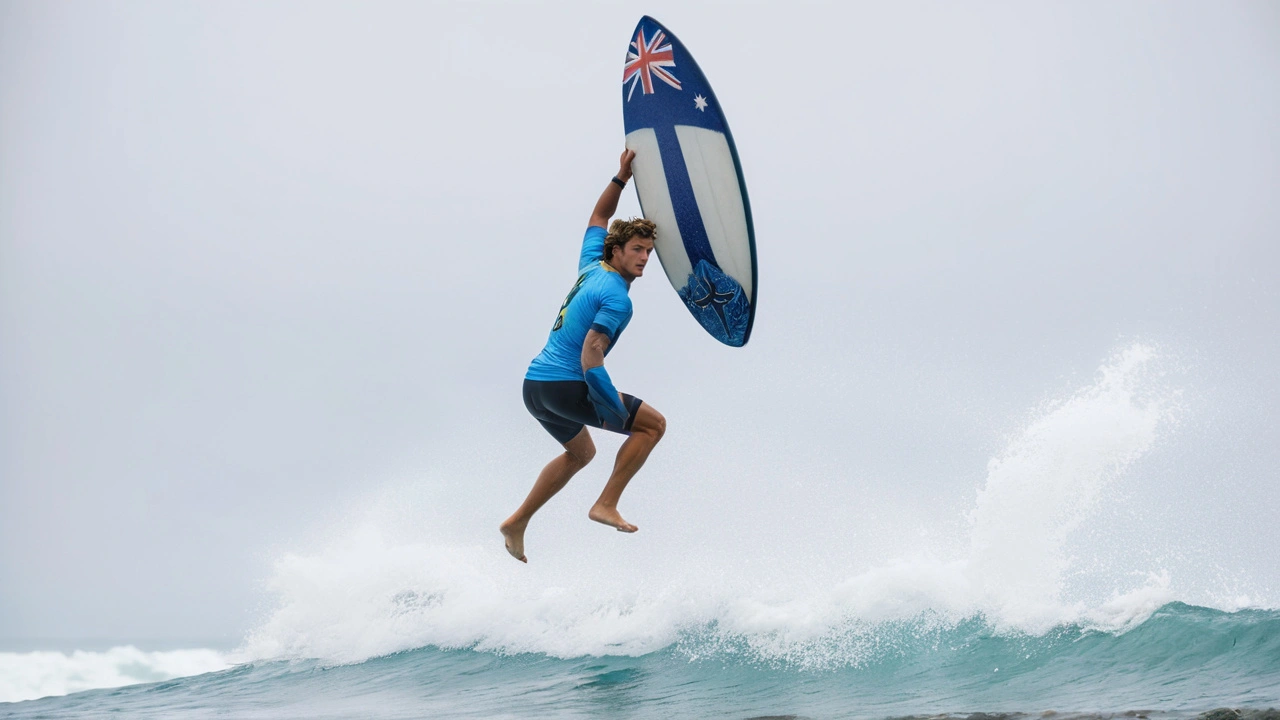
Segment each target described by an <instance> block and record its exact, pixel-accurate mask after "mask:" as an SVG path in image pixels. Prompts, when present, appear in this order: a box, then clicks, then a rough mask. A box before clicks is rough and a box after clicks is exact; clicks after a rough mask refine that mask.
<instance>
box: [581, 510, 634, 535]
mask: <svg viewBox="0 0 1280 720" xmlns="http://www.w3.org/2000/svg"><path fill="white" fill-rule="evenodd" d="M587 517H589V518H591V519H592V520H595V521H596V522H598V523H602V524H604V525H608V526H609V527H613V528H617V529H618V532H625V533H633V532H635V531H637V530H639V529H640V528H638V527H636V526H635V525H632V524H631V523H629V522H627V521H626V520H623V519H622V516H621V515H619V514H618V508H612V507H604V506H603V505H596V506H595V507H593V508H591V511H590V512H588V513H587Z"/></svg>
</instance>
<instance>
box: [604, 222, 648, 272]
mask: <svg viewBox="0 0 1280 720" xmlns="http://www.w3.org/2000/svg"><path fill="white" fill-rule="evenodd" d="M657 235H658V231H657V226H655V225H654V224H653V221H652V220H645V219H644V218H638V217H635V218H631V219H630V220H623V219H622V218H618V219H617V220H614V221H613V222H612V223H611V224H610V225H609V234H608V235H605V236H604V255H603V256H602V257H601V259H602V260H604V261H605V262H609V261H610V260H612V259H613V249H614V248H619V249H621V248H622V246H623V245H626V244H627V241H628V240H630V239H631V238H633V237H642V238H649V239H650V240H652V239H653V238H655V237H657Z"/></svg>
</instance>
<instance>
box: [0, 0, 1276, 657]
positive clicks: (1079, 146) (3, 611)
mask: <svg viewBox="0 0 1280 720" xmlns="http://www.w3.org/2000/svg"><path fill="white" fill-rule="evenodd" d="M644 13H649V14H652V15H654V16H655V17H657V18H659V19H660V20H662V21H663V22H664V23H665V24H667V25H668V26H670V27H671V28H672V29H673V31H674V32H676V33H677V34H678V35H679V36H680V37H681V39H682V40H683V41H684V42H685V44H686V45H687V46H688V47H689V48H690V50H691V51H692V52H693V53H694V54H695V55H696V57H697V58H698V61H699V63H700V65H701V66H702V68H703V70H704V71H705V72H706V74H707V76H708V78H709V79H710V80H711V82H712V84H713V85H714V87H715V88H716V92H717V95H718V96H719V99H720V101H721V103H722V105H723V107H724V109H725V111H726V113H727V115H728V117H729V121H730V123H731V125H732V129H733V132H734V135H735V139H736V141H737V144H738V148H739V152H740V155H741V157H742V161H743V165H744V170H745V175H746V179H747V184H748V187H749V189H750V192H751V204H752V208H753V210H754V213H755V228H756V233H757V244H758V247H759V260H760V285H759V311H758V314H757V318H756V324H755V329H754V332H753V335H752V340H751V343H750V345H749V346H748V347H747V348H745V349H744V350H740V351H737V350H733V349H729V348H725V347H722V346H720V345H719V344H718V343H715V341H713V340H711V339H710V338H709V337H708V336H706V335H705V334H704V333H703V332H702V330H701V329H700V328H699V327H697V325H696V323H694V321H693V320H692V319H691V318H690V317H688V315H687V313H686V311H685V310H684V309H683V307H682V306H681V305H680V304H679V302H678V300H677V298H676V296H675V294H674V292H672V291H671V289H670V286H669V285H668V283H667V281H666V279H665V278H664V277H663V275H662V274H661V273H659V272H653V273H650V276H649V277H646V278H644V279H643V280H641V281H639V282H638V283H637V284H636V285H635V287H634V288H633V290H632V296H633V298H634V300H635V306H636V317H635V320H634V321H633V322H632V324H631V326H630V329H629V330H628V332H627V334H626V335H625V336H624V338H623V339H622V341H621V343H620V344H619V347H618V349H617V351H616V352H615V353H613V354H611V356H610V363H609V364H610V369H611V373H612V375H613V376H614V378H615V380H616V382H617V384H618V386H619V387H620V388H621V389H623V390H627V391H630V392H633V393H635V394H637V395H639V396H640V397H643V398H645V399H647V400H649V401H650V402H652V403H653V404H654V405H655V406H656V407H658V408H659V409H661V410H662V411H663V412H664V413H665V414H666V415H667V417H668V419H669V421H670V424H671V433H670V435H669V436H668V440H666V441H664V442H665V443H666V446H665V447H664V452H666V456H665V459H664V460H660V461H655V462H660V463H665V464H662V465H660V466H658V467H651V468H649V469H647V470H646V471H645V472H646V473H654V474H656V473H660V472H667V473H671V472H674V468H677V467H679V466H681V465H684V466H688V465H690V464H705V466H706V467H707V468H709V469H708V470H707V472H710V473H712V474H714V472H715V470H714V468H715V467H716V464H717V462H719V461H721V460H724V459H725V458H728V457H730V456H731V455H734V454H738V455H743V454H744V453H745V455H744V456H749V457H752V458H757V459H761V461H762V462H769V463H772V465H771V467H773V468H775V469H776V468H782V469H781V470H777V471H776V472H775V471H770V473H768V474H765V473H762V474H761V475H759V476H751V477H745V478H737V479H736V480H735V482H733V483H732V484H730V483H725V484H724V489H725V492H726V493H729V492H730V491H731V492H732V493H733V495H734V497H735V498H737V499H736V500H735V502H738V503H739V505H740V506H741V507H743V508H747V509H748V510H750V509H753V508H754V510H756V511H760V512H764V511H765V510H767V508H768V507H769V504H770V503H771V502H775V500H774V499H773V495H772V494H771V493H772V491H773V490H774V489H775V488H776V483H777V482H779V481H780V479H782V480H784V481H785V483H787V484H788V486H789V487H800V488H803V487H806V486H808V487H813V486H818V485H821V484H822V483H827V482H832V481H833V480H832V479H833V478H836V479H844V480H847V481H848V483H856V484H857V485H858V487H859V488H861V490H860V492H863V493H865V494H867V495H868V496H874V497H876V498H879V499H880V500H882V501H884V502H888V503H890V504H892V503H893V502H894V501H895V500H901V503H902V507H903V511H902V512H903V522H904V523H908V524H914V523H924V522H931V521H933V520H936V519H937V518H939V517H943V516H944V515H945V513H946V512H949V509H950V508H952V506H953V505H954V503H953V502H952V501H954V500H957V499H963V500H966V501H967V500H971V498H972V494H973V491H974V489H975V488H976V487H977V485H978V484H979V483H980V482H981V480H982V478H983V477H984V471H985V462H986V459H987V458H988V457H989V456H990V455H991V454H992V453H993V452H995V451H996V450H998V448H999V447H1000V442H1001V437H1002V436H1003V435H1004V434H1006V433H1008V432H1010V431H1012V430H1013V429H1016V428H1017V427H1018V425H1019V423H1021V422H1023V421H1024V420H1025V418H1026V414H1027V413H1028V412H1029V411H1030V410H1031V409H1032V408H1034V407H1035V406H1036V405H1037V404H1038V403H1041V402H1043V401H1045V400H1046V399H1048V398H1051V397H1053V396H1055V395H1057V394H1060V393H1062V392H1065V391H1069V390H1070V389H1071V388H1074V387H1077V386H1078V385H1079V384H1080V383H1081V380H1082V379H1085V380H1087V379H1088V378H1089V377H1090V376H1091V373H1093V372H1094V370H1095V369H1096V368H1097V366H1098V364H1099V363H1100V361H1101V360H1102V359H1103V358H1105V357H1106V356H1107V355H1108V354H1109V353H1111V352H1113V351H1114V350H1115V349H1116V348H1117V347H1119V346H1121V345H1122V344H1123V343H1125V342H1127V341H1129V340H1131V339H1135V338H1137V339H1142V340H1144V341H1147V342H1150V343H1154V344H1155V345H1157V346H1158V347H1159V348H1160V350H1161V352H1162V354H1163V356H1164V357H1166V358H1168V359H1170V360H1169V362H1170V365H1171V366H1172V367H1176V368H1177V373H1176V374H1177V376H1178V377H1177V382H1178V383H1179V384H1180V386H1182V387H1183V388H1184V389H1185V391H1186V393H1187V404H1188V410H1187V413H1188V418H1189V419H1188V420H1187V421H1186V422H1184V423H1183V424H1182V425H1181V426H1180V429H1179V431H1178V433H1179V434H1178V435H1177V437H1176V438H1175V439H1174V440H1172V441H1170V447H1169V448H1167V449H1166V452H1165V454H1164V455H1161V456H1160V458H1162V459H1161V460H1159V461H1158V462H1155V461H1153V463H1151V464H1150V466H1149V467H1148V468H1147V470H1146V472H1147V474H1148V475H1149V476H1150V478H1149V479H1148V482H1147V483H1146V484H1143V483H1137V484H1136V485H1135V490H1134V492H1135V493H1136V497H1137V498H1138V500H1142V499H1143V498H1157V497H1170V496H1173V497H1177V498H1180V501H1179V503H1177V504H1170V505H1168V506H1162V507H1163V508H1164V509H1163V510H1162V511H1161V512H1164V513H1165V514H1163V515H1162V514H1160V512H1154V511H1153V515H1154V517H1152V516H1148V519H1149V520H1151V521H1152V522H1153V525H1155V526H1159V527H1163V528H1165V530H1162V531H1154V530H1153V532H1164V533H1166V534H1167V535H1168V536H1169V538H1177V537H1180V536H1187V535H1189V536H1190V537H1192V538H1193V539H1195V541H1196V542H1202V543H1203V542H1212V539H1213V538H1218V539H1219V542H1221V543H1222V546H1221V553H1220V554H1219V555H1218V556H1216V557H1217V559H1218V561H1220V562H1221V563H1223V564H1224V566H1226V567H1228V569H1233V570H1234V571H1238V572H1241V573H1244V574H1246V575H1251V576H1253V579H1254V580H1255V581H1256V582H1259V583H1263V584H1266V583H1270V584H1271V585H1273V586H1280V559H1277V557H1276V556H1275V553H1274V552H1273V550H1274V548H1273V547H1272V548H1271V549H1270V550H1268V549H1267V548H1266V547H1265V546H1264V543H1270V542H1272V541H1271V540H1267V539H1264V538H1262V537H1261V535H1262V534H1263V533H1262V528H1263V527H1265V526H1270V525H1271V524H1273V522H1274V517H1275V514H1276V511H1277V510H1280V490H1277V486H1278V484H1277V483H1276V473H1275V467H1277V463H1278V462H1280V448H1278V446H1277V440H1276V438H1277V435H1276V431H1275V428H1276V427H1277V420H1278V419H1280V418H1277V407H1280V294H1278V292H1280V291H1278V288H1280V284H1278V282H1277V281H1278V280H1280V269H1278V268H1280V249H1278V245H1280V243H1278V242H1277V241H1278V240H1280V5H1277V4H1276V3H1274V2H1222V3H1189V2H1168V1H1161V2H1127V3H1110V2H1057V3H1036V4H1026V3H1016V2H1008V3H989V2H987V3H941V2H938V3H887V2H886V3H848V4H845V3H841V4H835V3H833V4H830V5H821V4H818V5H807V4H797V3H791V2H788V3H772V4H763V3H756V4H747V5H740V4H738V3H718V4H706V3H693V2H655V3H651V4H646V5H644V6H640V5H636V4H632V3H615V4H603V3H572V4H570V3H545V4H526V5H522V6H518V7H510V6H507V5H506V4H498V3H479V2H471V3H461V2H459V3H437V4H423V3H408V2H405V3H396V2H377V3H348V4H338V3H315V2H270V3H221V2H200V3H194V2H188V3H169V2H60V3H45V2H16V1H14V0H0V401H2V402H3V405H2V407H0V642H9V643H11V644H21V643H22V642H34V643H35V644H39V643H40V642H46V641H45V640H40V639H42V638H43V639H48V640H47V641H48V642H53V641H70V640H77V641H79V640H87V639H124V640H132V641H145V640H154V641H157V642H159V641H179V640H188V639H191V640H204V639H209V640H220V641H226V642H231V641H234V640H235V639H236V638H237V637H238V636H239V635H238V634H239V633H240V632H242V631H243V630H244V629H245V628H246V626H247V624H248V623H249V622H250V621H251V618H252V617H253V614H254V613H255V612H256V610H257V604H258V603H260V602H261V595H260V593H259V590H258V587H257V586H258V583H260V582H261V581H262V579H263V578H264V577H265V575H266V574H267V572H268V570H267V567H268V565H269V563H270V561H271V560H272V559H273V557H274V554H275V553H277V552H278V551H279V550H280V548H287V547H290V546H291V542H292V541H293V540H294V539H295V538H297V537H299V536H302V535H305V534H307V533H309V532H311V531H312V529H313V528H315V527H316V526H317V525H318V524H323V522H324V519H325V518H326V517H331V516H332V515H334V514H338V513H341V512H342V511H343V510H342V509H343V508H344V507H347V506H348V505H349V504H352V503H356V504H358V503H359V502H360V499H361V498H362V497H365V496H367V495H368V494H370V493H374V492H376V491H377V490H378V488H381V487H384V486H385V485H386V484H387V483H389V482H393V481H399V480H402V479H404V478H417V477H426V476H430V475H431V474H432V473H441V472H452V473H455V474H456V473H463V474H465V473H466V470H465V468H466V467H467V464H468V462H469V459H476V460H478V461H481V462H487V463H489V464H490V465H492V464H493V463H494V462H496V461H495V460H494V458H498V459H501V463H500V464H501V465H502V467H504V468H507V469H508V471H509V477H508V476H502V479H501V480H500V481H495V480H493V478H494V474H493V473H492V472H489V473H488V474H485V475H484V476H483V478H478V479H477V480H476V482H477V487H475V488H474V489H473V490H472V496H471V499H470V500H469V502H471V503H472V504H473V505H477V506H478V505H480V504H481V503H483V504H484V507H485V508H487V507H489V506H491V507H492V510H491V512H488V513H487V514H486V513H484V512H479V514H481V515H484V516H485V517H486V518H488V516H489V515H491V516H492V517H491V518H489V519H491V521H492V523H493V524H494V525H496V523H497V522H498V521H500V520H501V519H502V518H503V517H505V515H506V514H507V513H509V512H510V510H511V509H513V508H514V506H515V504H516V503H517V502H518V501H519V499H520V498H521V497H522V496H523V494H524V492H525V491H526V490H527V486H528V485H529V483H530V482H531V480H532V477H533V474H534V473H536V470H537V468H538V467H540V465H541V463H542V462H545V460H546V459H548V458H549V457H550V456H551V455H552V454H554V451H555V446H554V445H553V444H551V443H550V441H549V440H548V439H547V438H545V437H544V436H543V435H542V431H541V429H540V428H538V426H537V425H536V423H535V422H534V421H533V420H532V419H530V418H529V417H528V416H527V415H526V414H525V410H524V408H523V405H522V403H521V400H520V382H521V378H522V376H523V372H524V369H525V366H526V364H527V363H528V361H529V359H530V358H531V357H532V356H533V355H534V354H536V353H537V351H538V349H539V348H540V347H541V343H542V342H543V340H544V339H545V335H546V332H547V329H548V327H549V325H550V322H551V319H552V318H553V316H554V313H555V311H556V309H557V308H558V307H559V302H560V300H561V299H562V298H563V295H564V292H565V291H566V290H567V289H568V287H569V285H570V284H571V283H572V281H573V278H574V270H575V268H574V267H573V264H574V260H575V258H576V256H577V249H578V243H579V241H580V238H581V232H582V229H583V226H584V224H585V222H586V220H587V217H588V215H589V214H590V210H591V207H592V204H593V203H594V201H595V199H596V196H597V195H598V193H599V192H600V190H601V189H603V187H604V185H605V183H606V182H607V180H608V178H609V176H610V174H611V173H612V172H613V171H614V170H615V168H616V161H617V156H618V153H619V152H620V151H621V149H622V119H621V107H620V94H621V92H620V88H621V85H620V81H621V64H622V60H623V56H624V54H625V48H626V43H627V41H628V35H629V33H630V31H631V29H632V28H633V27H634V24H635V22H636V20H637V19H638V18H639V16H640V15H641V14H644ZM637 212H638V205H637V203H636V202H635V200H634V196H633V195H632V193H631V192H630V191H628V192H627V193H625V199H624V202H623V206H622V207H621V208H620V213H637ZM605 448H606V445H605V444H604V443H603V442H602V450H605ZM753 453H754V454H753ZM753 462H754V460H753ZM499 475H501V473H499ZM642 477H644V475H643V474H642ZM598 481H599V478H595V479H591V480H586V481H584V482H585V483H586V485H587V486H589V487H590V486H593V485H594V484H596V483H597V482H598ZM1135 482H1136V481H1135ZM806 484H808V485H806ZM639 487H640V485H639V484H637V486H636V488H637V489H634V490H632V491H631V493H634V494H635V496H637V498H641V499H642V498H643V495H644V490H642V489H638V488H639ZM797 492H800V491H797ZM1144 493H1147V494H1146V495H1144ZM703 496H704V497H707V498H710V499H711V501H712V502H715V497H716V496H715V494H714V493H707V492H704V493H703ZM744 498H745V499H744ZM932 498H940V499H938V500H936V502H935V501H934V500H933V499H932ZM636 502H641V500H640V499H637V501H636ZM477 512H478V511H477ZM655 512H657V511H655ZM487 521H488V520H486V522H487ZM1224 531H1225V532H1224ZM1223 535H1230V536H1231V538H1232V539H1231V541H1230V542H1227V541H1224V540H1222V539H1221V536H1223ZM495 537H496V535H495ZM1170 541H1171V542H1172V541H1173V540H1170ZM495 542H496V541H495ZM1188 542H1190V541H1188ZM495 547H497V546H495ZM1215 547H1216V546H1215ZM497 550H498V551H500V547H497ZM36 641H39V642H36Z"/></svg>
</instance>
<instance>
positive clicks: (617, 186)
mask: <svg viewBox="0 0 1280 720" xmlns="http://www.w3.org/2000/svg"><path fill="white" fill-rule="evenodd" d="M635 157H636V154H635V153H634V152H632V151H630V150H624V151H622V157H621V158H619V159H618V174H617V175H616V176H614V178H615V179H616V180H617V182H614V181H613V180H610V181H609V185H608V186H607V187H606V188H605V189H604V192H602V193H600V199H599V200H597V201H596V207H595V209H594V210H592V211H591V222H589V223H587V225H588V226H590V227H602V228H606V229H607V228H608V227H609V218H611V217H613V213H614V211H616V210H617V209H618V199H619V198H621V197H622V188H624V187H626V184H627V181H628V180H630V179H631V161H632V160H634V159H635Z"/></svg>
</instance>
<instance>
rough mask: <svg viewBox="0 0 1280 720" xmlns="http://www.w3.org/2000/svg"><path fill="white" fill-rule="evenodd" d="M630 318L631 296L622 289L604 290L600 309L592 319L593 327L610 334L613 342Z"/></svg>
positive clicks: (610, 339)
mask: <svg viewBox="0 0 1280 720" xmlns="http://www.w3.org/2000/svg"><path fill="white" fill-rule="evenodd" d="M630 319H631V298H630V297H628V296H627V294H626V293H625V292H623V291H622V290H615V291H612V292H604V293H602V294H601V298H600V309H599V310H597V311H596V316H595V317H594V318H592V319H591V329H592V330H595V331H596V332H600V333H604V334H605V335H608V336H609V341H610V342H612V341H614V340H616V339H617V337H618V333H619V332H621V331H622V328H623V327H625V326H626V324H627V321H628V320H630Z"/></svg>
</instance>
